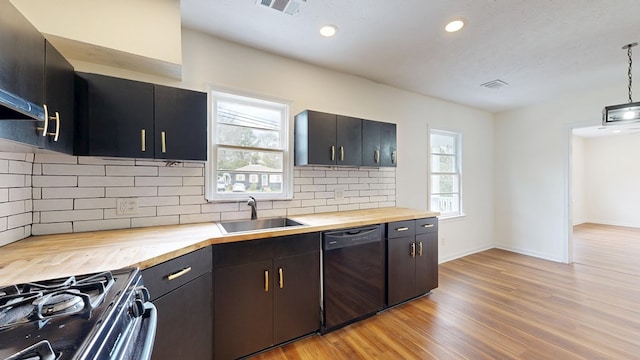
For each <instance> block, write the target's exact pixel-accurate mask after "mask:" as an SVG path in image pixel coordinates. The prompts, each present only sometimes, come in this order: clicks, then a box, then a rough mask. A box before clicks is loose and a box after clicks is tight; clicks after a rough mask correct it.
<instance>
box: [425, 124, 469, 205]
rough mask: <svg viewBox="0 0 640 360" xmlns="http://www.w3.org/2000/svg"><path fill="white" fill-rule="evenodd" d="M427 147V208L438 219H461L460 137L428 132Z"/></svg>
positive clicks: (437, 131) (446, 133)
mask: <svg viewBox="0 0 640 360" xmlns="http://www.w3.org/2000/svg"><path fill="white" fill-rule="evenodd" d="M429 144H430V157H429V158H430V163H431V166H430V173H431V177H430V178H431V183H430V186H429V200H430V202H431V204H430V207H429V208H430V209H431V210H432V211H439V212H440V214H441V216H442V217H448V216H455V215H461V214H462V197H461V187H460V184H461V174H462V170H461V157H462V155H461V148H462V146H461V134H458V133H454V132H448V131H441V130H430V131H429Z"/></svg>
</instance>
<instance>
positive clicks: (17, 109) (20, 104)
mask: <svg viewBox="0 0 640 360" xmlns="http://www.w3.org/2000/svg"><path fill="white" fill-rule="evenodd" d="M44 119H45V110H44V107H42V106H40V105H37V104H34V103H32V102H30V101H28V100H25V99H23V98H20V97H18V96H15V95H13V94H11V93H9V92H7V91H6V90H4V89H0V121H2V120H40V121H44Z"/></svg>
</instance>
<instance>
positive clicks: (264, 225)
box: [218, 217, 305, 234]
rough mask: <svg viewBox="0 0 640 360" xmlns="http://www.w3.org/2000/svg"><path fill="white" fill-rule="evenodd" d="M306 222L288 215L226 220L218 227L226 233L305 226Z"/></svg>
mask: <svg viewBox="0 0 640 360" xmlns="http://www.w3.org/2000/svg"><path fill="white" fill-rule="evenodd" d="M304 225H305V224H303V223H299V222H297V221H294V220H291V219H289V218H286V217H276V218H267V219H257V220H239V221H225V222H220V223H218V227H219V228H220V230H221V231H222V232H223V233H225V234H230V233H236V232H242V231H255V230H265V229H277V228H284V227H289V226H304Z"/></svg>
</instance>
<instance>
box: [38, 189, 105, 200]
mask: <svg viewBox="0 0 640 360" xmlns="http://www.w3.org/2000/svg"><path fill="white" fill-rule="evenodd" d="M35 189H37V188H34V190H35ZM96 197H104V188H101V187H96V188H77V187H63V188H46V187H45V188H42V199H82V198H96ZM35 198H36V197H35V193H34V199H35Z"/></svg>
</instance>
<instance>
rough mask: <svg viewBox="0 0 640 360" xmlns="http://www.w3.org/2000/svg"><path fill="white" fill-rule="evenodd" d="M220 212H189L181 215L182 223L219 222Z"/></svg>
mask: <svg viewBox="0 0 640 360" xmlns="http://www.w3.org/2000/svg"><path fill="white" fill-rule="evenodd" d="M218 221H220V213H204V214H188V215H180V224H193V223H201V222H218Z"/></svg>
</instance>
